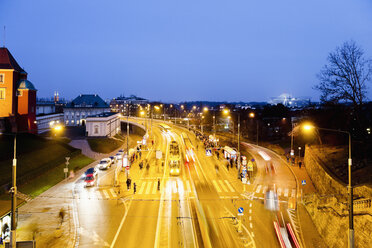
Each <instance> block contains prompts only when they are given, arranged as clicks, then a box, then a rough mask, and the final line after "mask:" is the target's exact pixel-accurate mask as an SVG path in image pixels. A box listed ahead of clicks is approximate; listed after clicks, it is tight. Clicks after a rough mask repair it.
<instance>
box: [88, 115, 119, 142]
mask: <svg viewBox="0 0 372 248" xmlns="http://www.w3.org/2000/svg"><path fill="white" fill-rule="evenodd" d="M119 115H120V114H119V113H113V112H106V113H102V114H98V115H92V116H88V117H87V118H86V135H87V136H92V137H94V136H96V137H112V136H115V135H116V134H117V133H119V132H120V118H119Z"/></svg>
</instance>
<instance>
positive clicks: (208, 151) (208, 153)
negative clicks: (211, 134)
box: [205, 149, 212, 157]
mask: <svg viewBox="0 0 372 248" xmlns="http://www.w3.org/2000/svg"><path fill="white" fill-rule="evenodd" d="M205 155H207V156H208V157H210V156H212V149H205Z"/></svg>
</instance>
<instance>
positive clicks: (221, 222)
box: [74, 122, 300, 247]
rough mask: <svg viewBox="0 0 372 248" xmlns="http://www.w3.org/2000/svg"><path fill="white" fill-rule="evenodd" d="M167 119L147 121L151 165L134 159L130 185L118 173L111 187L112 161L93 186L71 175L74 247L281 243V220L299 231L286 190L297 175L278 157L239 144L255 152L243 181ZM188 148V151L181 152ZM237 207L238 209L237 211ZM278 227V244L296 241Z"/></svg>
mask: <svg viewBox="0 0 372 248" xmlns="http://www.w3.org/2000/svg"><path fill="white" fill-rule="evenodd" d="M167 125H169V126H170V127H171V128H170V130H167V131H164V130H162V129H161V128H160V127H159V123H158V122H154V123H153V128H152V135H150V140H155V144H154V145H151V142H150V144H149V146H148V147H147V148H146V149H145V150H146V151H143V154H142V159H147V161H149V164H150V169H149V170H147V169H145V168H144V169H140V168H139V166H138V161H136V162H135V163H133V164H132V166H131V169H130V177H131V179H132V186H131V188H130V189H129V191H128V190H127V188H126V185H125V180H126V175H125V173H124V172H122V173H120V175H119V181H120V187H114V186H113V176H114V168H111V169H109V170H107V171H100V172H99V175H98V186H97V187H91V188H84V187H83V185H82V181H81V180H77V181H76V183H75V185H74V192H75V201H74V202H75V206H76V213H77V216H78V218H77V221H78V223H79V232H78V239H77V241H78V247H280V243H279V240H278V236H277V232H276V230H275V229H274V222H277V223H278V224H279V225H281V226H282V227H285V226H286V225H284V223H291V225H292V226H293V229H294V232H295V233H296V234H297V235H298V236H299V235H300V230H299V228H298V225H297V222H296V221H297V219H296V212H295V211H294V210H290V209H289V208H288V202H289V199H290V197H291V196H292V197H294V198H296V196H297V193H298V192H297V191H296V181H295V178H294V176H293V175H292V173H291V171H290V169H289V168H288V166H287V165H286V164H285V163H284V161H282V160H281V159H280V158H279V157H278V156H276V155H275V154H274V153H273V152H271V151H269V150H266V149H264V148H261V147H257V146H254V145H251V144H242V149H244V150H246V151H248V152H250V153H251V154H252V155H253V157H254V158H255V159H256V162H257V169H258V171H257V173H256V176H255V179H254V180H253V179H252V181H251V184H250V185H246V186H245V188H244V185H243V184H242V182H241V181H240V180H239V179H237V171H236V169H235V168H234V169H229V170H228V169H227V167H226V166H224V163H225V161H224V159H223V158H222V156H220V159H217V157H216V156H214V155H213V156H206V153H205V149H204V147H203V144H202V143H201V142H200V141H199V140H198V139H197V138H196V136H195V135H194V134H193V133H192V132H190V131H188V130H186V129H184V128H182V127H177V126H173V125H171V124H168V123H167ZM171 141H176V142H177V143H178V144H179V146H180V148H181V154H182V163H181V173H180V175H179V176H170V173H169V170H170V169H169V161H168V160H169V143H170V142H171ZM156 150H159V151H162V159H160V160H158V159H156V158H155V154H156V153H155V151H156ZM189 150H192V151H193V156H192V157H190V156H188V157H187V158H186V154H188V151H189ZM187 159H188V160H189V161H188V162H187ZM265 159H266V160H265ZM161 161H164V165H163V166H162V162H161ZM216 165H218V167H219V170H218V171H216V169H215V166H216ZM158 181H159V182H160V189H158ZM133 183H135V184H136V193H135V194H134V192H133ZM268 189H272V190H274V191H275V192H277V195H278V198H279V203H280V210H279V211H270V210H268V209H266V208H265V204H264V193H265V192H266V191H267V190H268ZM119 191H120V192H119ZM239 207H242V208H243V209H244V212H243V215H240V216H238V208H239ZM239 222H240V223H241V226H240V225H239ZM277 230H278V231H279V232H280V234H281V235H279V236H281V237H282V239H283V242H284V245H285V247H295V246H294V243H293V241H292V240H291V239H290V238H289V235H288V234H287V231H286V229H284V228H283V229H280V227H279V226H278V229H277ZM286 235H287V236H288V240H287V238H286Z"/></svg>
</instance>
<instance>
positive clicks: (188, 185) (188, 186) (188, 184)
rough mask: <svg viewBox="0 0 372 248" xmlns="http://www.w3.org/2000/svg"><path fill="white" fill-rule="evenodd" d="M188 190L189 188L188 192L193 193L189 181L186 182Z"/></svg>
mask: <svg viewBox="0 0 372 248" xmlns="http://www.w3.org/2000/svg"><path fill="white" fill-rule="evenodd" d="M186 188H187V192H191V187H190V182H189V180H187V181H186Z"/></svg>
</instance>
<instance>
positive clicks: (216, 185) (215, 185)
mask: <svg viewBox="0 0 372 248" xmlns="http://www.w3.org/2000/svg"><path fill="white" fill-rule="evenodd" d="M213 185H214V187H215V188H216V190H217V192H221V189H220V187H219V186H218V184H217V182H216V181H215V180H213Z"/></svg>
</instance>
